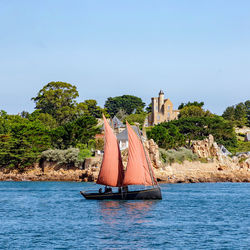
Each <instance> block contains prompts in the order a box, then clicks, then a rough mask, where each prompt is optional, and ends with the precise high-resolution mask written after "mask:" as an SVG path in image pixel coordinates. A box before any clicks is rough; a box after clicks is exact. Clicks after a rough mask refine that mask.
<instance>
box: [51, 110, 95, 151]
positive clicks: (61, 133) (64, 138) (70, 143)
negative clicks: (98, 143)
mask: <svg viewBox="0 0 250 250" xmlns="http://www.w3.org/2000/svg"><path fill="white" fill-rule="evenodd" d="M96 126H97V119H96V118H94V117H93V116H88V115H83V116H81V117H79V118H78V119H76V120H74V121H72V122H68V123H66V124H64V125H62V126H60V127H58V128H56V129H54V130H52V131H51V136H52V141H53V145H54V146H55V147H56V148H60V149H65V148H68V147H76V145H77V144H78V143H83V144H87V143H88V141H89V140H90V139H94V136H95V135H96V134H98V133H99V132H100V128H98V127H96Z"/></svg>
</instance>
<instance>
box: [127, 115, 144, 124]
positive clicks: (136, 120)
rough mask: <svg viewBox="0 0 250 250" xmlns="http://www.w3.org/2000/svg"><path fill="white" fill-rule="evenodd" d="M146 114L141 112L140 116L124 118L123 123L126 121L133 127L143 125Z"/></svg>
mask: <svg viewBox="0 0 250 250" xmlns="http://www.w3.org/2000/svg"><path fill="white" fill-rule="evenodd" d="M146 116H147V113H145V112H143V113H141V114H131V115H128V116H126V117H125V119H124V122H125V121H126V120H127V121H128V123H129V124H131V125H133V124H135V123H139V124H140V125H143V124H144V122H145V119H146Z"/></svg>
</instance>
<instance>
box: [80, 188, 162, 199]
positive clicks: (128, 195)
mask: <svg viewBox="0 0 250 250" xmlns="http://www.w3.org/2000/svg"><path fill="white" fill-rule="evenodd" d="M80 193H81V194H82V195H83V196H84V197H85V198H86V199H91V200H161V199H162V196H161V189H160V188H159V187H156V188H151V189H147V190H139V191H128V192H123V193H101V194H100V193H87V192H84V191H81V192H80Z"/></svg>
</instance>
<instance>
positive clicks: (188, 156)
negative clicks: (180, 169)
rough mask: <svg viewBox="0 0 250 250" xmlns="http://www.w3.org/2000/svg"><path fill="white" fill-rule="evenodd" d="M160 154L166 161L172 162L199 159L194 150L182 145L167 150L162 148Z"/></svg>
mask: <svg viewBox="0 0 250 250" xmlns="http://www.w3.org/2000/svg"><path fill="white" fill-rule="evenodd" d="M159 151H160V156H161V159H162V161H163V162H164V163H168V164H170V165H171V164H172V163H174V162H179V163H182V162H184V161H185V160H187V161H195V160H198V156H197V155H196V154H194V153H193V152H192V150H190V149H187V148H184V147H181V148H179V149H178V150H175V149H169V150H165V149H162V148H160V149H159Z"/></svg>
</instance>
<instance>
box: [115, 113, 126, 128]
mask: <svg viewBox="0 0 250 250" xmlns="http://www.w3.org/2000/svg"><path fill="white" fill-rule="evenodd" d="M112 123H113V127H114V128H124V127H125V125H124V124H123V123H122V122H121V121H120V120H119V119H118V118H117V117H116V116H114V117H113V119H112Z"/></svg>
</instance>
